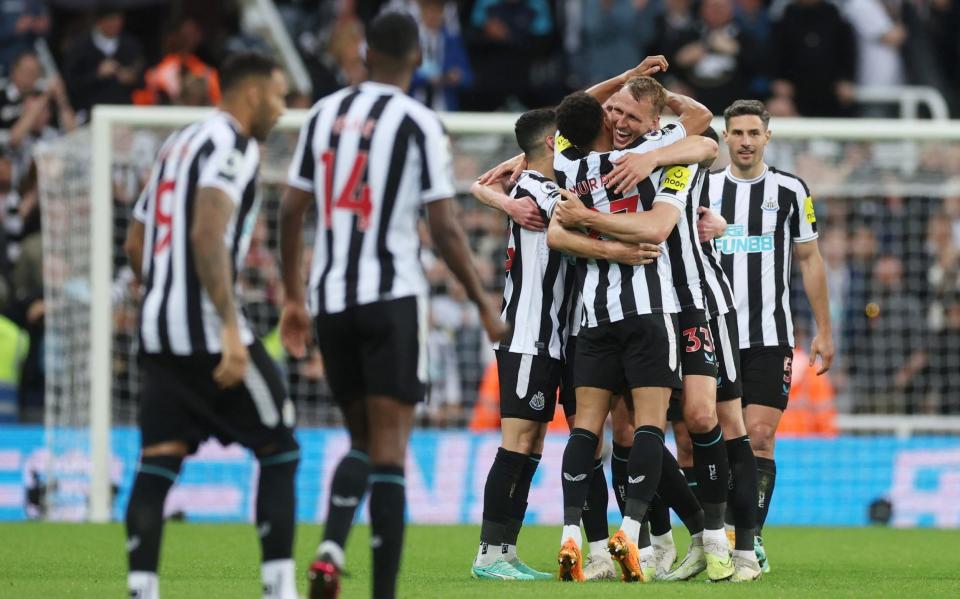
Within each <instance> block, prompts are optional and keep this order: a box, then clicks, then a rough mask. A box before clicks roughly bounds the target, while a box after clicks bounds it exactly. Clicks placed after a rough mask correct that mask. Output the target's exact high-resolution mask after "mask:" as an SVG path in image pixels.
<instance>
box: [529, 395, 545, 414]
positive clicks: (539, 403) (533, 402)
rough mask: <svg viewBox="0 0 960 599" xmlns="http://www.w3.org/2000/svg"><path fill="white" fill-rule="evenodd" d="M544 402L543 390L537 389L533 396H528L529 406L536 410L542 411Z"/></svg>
mask: <svg viewBox="0 0 960 599" xmlns="http://www.w3.org/2000/svg"><path fill="white" fill-rule="evenodd" d="M546 404H547V402H546V400H545V399H544V397H543V391H537V392H536V393H534V395H533V397H531V398H530V407H531V408H533V409H534V410H536V411H538V412H541V411H543V407H544V406H545V405H546Z"/></svg>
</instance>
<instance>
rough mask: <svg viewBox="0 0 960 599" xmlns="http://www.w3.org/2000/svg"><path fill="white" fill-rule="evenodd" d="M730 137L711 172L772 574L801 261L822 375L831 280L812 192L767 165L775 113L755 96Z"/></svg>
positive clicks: (729, 124) (733, 117) (732, 118)
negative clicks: (773, 516)
mask: <svg viewBox="0 0 960 599" xmlns="http://www.w3.org/2000/svg"><path fill="white" fill-rule="evenodd" d="M723 116H724V120H725V121H726V130H725V131H724V132H723V139H724V141H725V142H726V144H727V147H728V148H729V149H730V166H728V167H727V168H726V169H724V170H722V171H718V172H715V173H712V174H711V175H710V203H711V206H714V207H717V206H719V208H720V214H721V216H723V217H724V218H725V219H726V220H727V222H728V223H729V226H728V227H727V233H726V235H724V236H723V237H721V238H720V239H718V240H717V241H716V244H717V247H718V248H719V250H720V254H721V257H720V265H721V266H722V268H723V270H724V272H725V273H726V275H727V278H728V279H729V280H730V282H731V283H732V285H733V292H734V295H735V296H736V302H737V320H738V327H739V332H740V339H739V345H740V367H741V373H742V377H743V407H744V412H743V414H744V418H743V419H744V423H745V424H746V428H747V431H746V432H747V434H748V435H749V436H750V444H751V446H752V447H753V452H754V454H756V459H757V487H758V501H757V508H758V510H757V537H756V552H757V557H758V558H759V560H760V565H761V567H762V568H763V571H764V572H767V571H769V569H770V565H769V563H768V562H767V559H766V553H765V550H764V547H763V539H762V534H761V533H762V530H763V524H764V521H765V520H766V517H767V512H768V510H769V509H770V500H771V499H772V498H773V486H774V482H775V480H776V476H777V466H776V462H775V461H774V441H775V435H776V431H777V425H778V424H779V423H780V417H781V416H782V415H783V411H784V410H785V409H786V408H787V397H788V395H789V394H790V381H791V372H792V363H793V347H794V338H793V317H792V315H791V312H790V272H791V266H792V262H793V258H794V256H796V258H797V261H798V262H799V265H800V274H801V275H802V278H803V287H804V289H805V291H806V293H807V298H808V299H809V300H810V306H811V308H812V309H813V315H814V318H815V319H816V321H817V334H816V336H815V337H814V338H813V341H811V343H810V365H811V366H812V365H813V364H814V363H815V362H816V359H817V356H819V357H820V360H821V366H820V370H819V371H818V373H817V374H823V373H825V372H826V371H827V370H828V369H829V368H830V364H831V362H832V361H833V355H834V349H833V338H832V327H831V323H830V310H829V300H828V296H827V280H826V275H825V271H824V266H823V258H822V257H821V256H820V250H819V248H818V246H817V237H818V233H817V216H816V213H815V212H814V208H813V199H812V198H811V197H810V190H809V189H808V188H807V185H806V183H804V182H803V181H802V180H801V179H800V178H799V177H796V176H795V175H791V174H790V173H785V172H783V171H780V170H777V169H776V168H773V167H768V166H767V165H766V164H765V163H764V161H763V151H764V148H766V146H767V143H769V141H770V129H769V128H768V125H769V123H770V113H768V112H767V110H766V108H765V107H764V106H763V104H762V103H761V102H758V101H756V100H737V101H736V102H734V103H733V104H732V105H731V106H730V107H728V108H727V109H726V110H725V111H724V113H723Z"/></svg>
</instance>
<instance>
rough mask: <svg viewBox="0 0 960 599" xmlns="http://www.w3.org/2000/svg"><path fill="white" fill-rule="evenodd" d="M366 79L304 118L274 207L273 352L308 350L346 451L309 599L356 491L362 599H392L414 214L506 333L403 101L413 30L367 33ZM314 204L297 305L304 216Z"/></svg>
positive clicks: (400, 507) (418, 331) (417, 390)
mask: <svg viewBox="0 0 960 599" xmlns="http://www.w3.org/2000/svg"><path fill="white" fill-rule="evenodd" d="M367 45H368V48H367V67H368V69H369V73H370V81H367V82H365V83H361V84H360V85H358V86H354V87H350V88H346V89H343V90H340V91H338V92H336V93H334V94H332V95H330V96H327V97H326V98H323V99H321V100H320V101H319V102H317V104H316V105H314V107H313V108H312V110H311V111H310V114H309V118H308V120H307V122H306V123H305V124H304V126H303V128H302V129H301V131H300V139H299V141H298V143H297V148H296V151H295V153H294V157H293V161H292V162H291V165H290V171H289V178H288V182H289V186H288V190H287V194H286V195H285V196H284V199H283V202H282V205H281V219H280V220H281V224H280V226H281V253H282V259H283V281H284V290H285V293H286V299H285V305H284V310H283V314H282V316H281V321H280V334H281V338H282V340H283V342H284V345H285V346H286V348H287V349H288V351H290V353H291V354H292V355H294V356H303V355H304V353H305V349H306V340H307V336H308V333H309V330H310V317H309V314H308V311H307V305H308V304H309V311H310V313H312V314H313V316H314V321H315V325H316V329H315V332H316V339H317V342H318V345H319V347H320V352H321V353H322V354H323V359H324V363H325V364H326V367H327V373H328V376H329V381H330V388H331V390H332V391H333V394H334V398H335V400H336V401H337V403H338V405H339V406H340V408H341V411H342V412H343V415H344V419H345V421H346V425H347V429H348V431H349V433H350V439H351V450H350V452H348V453H347V454H346V455H345V456H344V458H343V459H342V460H341V462H340V464H339V465H338V466H337V468H336V470H335V472H334V475H333V480H332V481H331V492H330V505H329V511H328V513H327V523H326V528H325V529H324V540H323V542H322V543H321V544H320V546H319V548H318V551H317V559H316V561H315V562H314V563H313V565H312V566H311V570H310V577H311V581H312V582H311V589H310V596H311V597H336V596H337V594H338V592H339V576H340V572H341V571H342V569H343V563H344V553H343V547H344V545H345V543H346V539H347V535H348V533H349V531H350V526H351V523H352V521H353V516H354V512H355V510H356V507H357V505H358V504H359V502H360V500H361V498H362V496H363V494H364V491H365V490H366V488H367V484H368V483H369V484H370V521H371V526H372V535H373V538H372V542H371V545H372V547H373V562H372V563H373V596H374V597H376V598H377V599H392V598H393V597H395V596H396V579H397V573H398V571H399V567H400V554H401V550H402V546H403V530H404V504H405V493H404V460H405V457H406V450H407V442H408V439H409V437H410V431H411V429H412V427H413V414H414V408H415V407H416V404H417V403H418V402H420V401H422V400H423V398H424V394H425V388H426V387H425V381H426V376H427V362H426V359H427V357H426V327H427V313H426V300H427V294H428V291H429V286H428V284H427V281H426V278H425V275H424V273H423V267H422V266H421V264H420V261H419V250H420V240H419V236H418V234H417V222H418V219H419V214H420V211H421V209H422V208H425V210H426V213H427V216H428V219H429V225H430V231H431V235H432V237H433V240H434V244H435V246H436V248H437V250H438V252H439V253H440V254H441V255H442V256H443V258H444V260H445V261H446V262H447V264H448V266H449V267H450V269H451V271H453V273H454V275H456V277H457V278H458V279H459V280H460V282H461V283H462V284H463V286H464V288H465V289H466V292H467V295H468V296H469V297H470V299H471V300H472V301H473V302H474V303H475V304H476V305H477V307H478V308H479V310H480V319H481V322H482V323H483V326H484V328H485V329H486V331H487V335H488V336H489V337H490V340H491V341H496V340H499V339H500V338H501V337H502V335H503V334H504V332H505V330H506V326H505V325H504V324H503V323H502V322H501V321H500V319H499V317H498V313H497V311H496V309H495V307H493V306H492V305H489V304H488V302H487V299H486V296H485V294H484V290H483V288H482V285H481V282H480V278H479V276H478V275H477V272H476V269H475V268H474V266H473V257H472V256H471V253H470V249H469V247H468V245H467V241H466V237H465V235H464V233H463V230H462V229H461V228H460V225H459V224H458V222H457V220H456V217H455V214H454V200H453V199H452V198H453V195H454V188H453V180H452V172H451V164H452V156H451V153H450V142H449V139H448V138H447V135H446V133H445V132H444V129H443V126H442V124H441V123H440V120H439V119H438V118H437V116H436V115H435V114H434V113H433V112H432V111H431V110H429V109H428V108H426V107H424V106H423V105H422V104H420V103H419V102H416V101H415V100H413V99H412V98H410V97H409V96H407V95H406V94H405V93H404V92H403V90H405V89H407V88H408V87H409V85H410V80H411V78H412V76H413V71H414V69H415V68H416V66H417V64H418V63H419V61H420V42H419V38H418V30H417V24H416V22H415V21H414V20H413V19H412V18H411V17H410V16H409V15H406V14H401V13H386V14H383V15H381V16H379V17H377V18H376V19H375V20H374V21H373V22H372V23H371V24H370V27H369V28H368V30H367ZM312 203H316V205H317V212H318V218H317V233H316V241H315V247H314V258H313V263H312V272H311V273H310V281H309V284H308V286H307V290H306V295H305V292H304V286H303V282H302V281H301V278H300V272H301V271H300V256H301V248H302V244H303V222H304V215H305V213H306V211H307V209H308V208H309V206H310V205H311V204H312Z"/></svg>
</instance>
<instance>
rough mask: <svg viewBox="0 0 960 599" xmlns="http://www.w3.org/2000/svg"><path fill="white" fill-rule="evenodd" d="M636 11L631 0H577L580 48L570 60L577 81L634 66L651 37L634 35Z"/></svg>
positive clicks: (636, 31) (601, 76) (591, 80)
mask: <svg viewBox="0 0 960 599" xmlns="http://www.w3.org/2000/svg"><path fill="white" fill-rule="evenodd" d="M637 12H638V11H637V7H636V2H635V0H600V2H593V1H587V2H582V3H581V14H580V21H581V36H580V48H579V49H578V50H577V53H576V55H575V56H573V57H572V61H571V62H572V66H573V67H574V68H576V69H577V71H578V73H579V79H580V80H581V81H583V82H585V83H586V82H593V81H603V80H605V79H609V78H611V77H614V76H616V75H619V74H620V73H622V72H624V71H626V70H628V69H632V68H633V67H635V66H637V63H639V62H640V57H641V53H640V52H641V50H643V49H644V48H645V47H646V45H647V43H649V42H650V41H651V40H643V39H642V35H640V36H638V27H637V24H638V20H637ZM638 38H640V39H638Z"/></svg>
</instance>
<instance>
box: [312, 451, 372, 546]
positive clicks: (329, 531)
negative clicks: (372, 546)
mask: <svg viewBox="0 0 960 599" xmlns="http://www.w3.org/2000/svg"><path fill="white" fill-rule="evenodd" d="M368 476H370V456H368V455H367V454H366V453H365V452H363V451H360V450H359V449H351V450H350V451H348V452H347V454H346V455H345V456H343V458H342V459H341V460H340V463H339V464H337V469H336V470H334V471H333V480H332V481H331V482H330V501H329V502H328V504H327V506H328V507H327V521H326V525H325V526H324V527H323V540H324V541H333V542H334V543H336V544H337V545H338V546H339V547H341V548H342V547H346V544H347V535H349V534H350V528H351V527H352V526H353V519H354V516H355V515H356V513H357V507H358V506H359V505H360V502H361V501H362V500H363V495H364V493H366V492H367V477H368Z"/></svg>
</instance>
